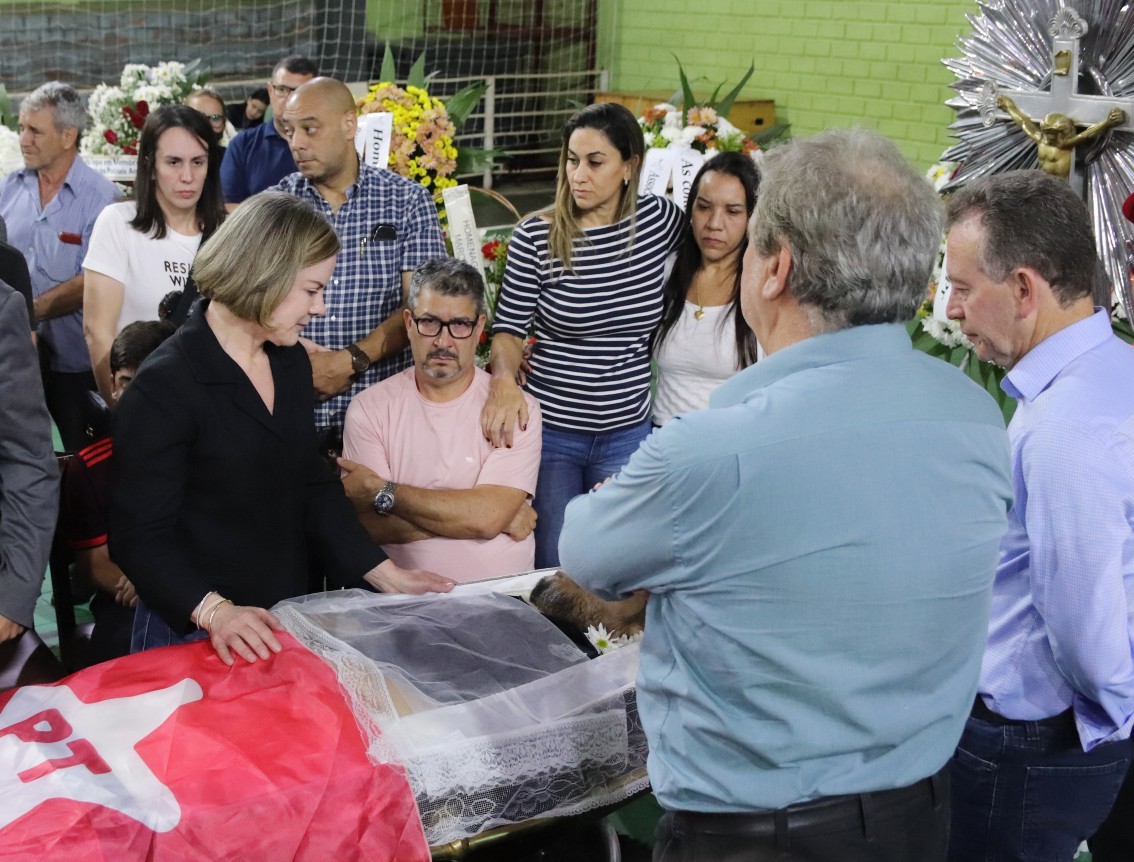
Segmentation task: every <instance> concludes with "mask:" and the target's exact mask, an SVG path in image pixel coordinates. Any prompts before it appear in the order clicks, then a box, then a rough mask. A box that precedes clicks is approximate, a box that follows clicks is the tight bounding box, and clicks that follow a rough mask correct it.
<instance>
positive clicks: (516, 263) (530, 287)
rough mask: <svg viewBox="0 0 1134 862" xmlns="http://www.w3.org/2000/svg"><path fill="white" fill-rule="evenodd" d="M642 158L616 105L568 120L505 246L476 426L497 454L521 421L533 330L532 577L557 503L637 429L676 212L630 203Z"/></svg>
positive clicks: (627, 448) (552, 532)
mask: <svg viewBox="0 0 1134 862" xmlns="http://www.w3.org/2000/svg"><path fill="white" fill-rule="evenodd" d="M644 155H645V145H644V142H643V139H642V129H641V128H640V127H639V126H638V121H637V120H636V119H635V118H634V115H633V114H631V113H630V112H629V111H628V110H627V109H626V108H624V107H622V106H620V105H614V104H598V105H591V106H589V107H587V108H584V109H583V110H582V111H580V112H579V113H577V114H575V116H573V117H572V118H571V119H570V120H569V121H568V122H567V125H566V126H565V127H564V129H563V145H562V149H561V150H560V155H559V180H558V190H557V192H556V198H555V204H554V206H553V207H551V208H550V209H549V210H547V211H546V212H543V213H540V214H538V215H536V216H533V217H532V218H529V219H527V220H526V221H524V222H522V223H521V224H520V225H519V226H518V227H517V228H516V232H515V234H514V236H513V239H512V245H511V247H510V248H509V250H508V266H507V270H506V271H505V273H504V285H503V287H502V289H501V292H500V301H499V304H498V306H497V309H496V319H495V321H494V322H493V337H492V376H493V380H492V386H491V389H490V390H489V396H488V400H487V401H486V403H485V407H484V412H483V414H482V416H481V425H482V430H483V431H484V434H485V436H486V437H487V438H488V439H490V440H491V441H492V442H493V443H494V444H495V445H497V446H502V445H508V444H509V443H510V442H511V439H512V433H513V429H514V428H515V426H516V423H517V422H518V423H519V424H520V426H521V427H523V426H524V424H525V423H526V420H527V411H526V409H525V408H524V402H523V392H522V390H521V389H520V385H519V383H518V382H517V373H518V372H519V371H520V365H521V361H522V359H523V343H524V338H525V337H526V335H527V332H528V327H529V326H531V325H532V323H533V322H534V325H535V335H536V343H535V350H534V352H533V353H532V356H531V359H530V366H531V368H530V371H529V372H528V374H527V380H526V387H527V391H528V392H529V393H530V394H531V395H532V396H534V397H535V399H536V401H538V402H539V405H540V409H541V411H542V414H543V455H542V458H541V461H540V468H539V482H538V486H537V488H536V496H535V502H534V506H535V509H536V512H537V513H538V514H539V520H538V521H537V523H536V566H538V567H540V568H543V567H550V566H557V565H558V564H559V549H558V544H559V532H560V529H561V528H562V526H563V511H564V509H565V508H566V506H567V502H568V501H569V500H570V499H571V498H572V497H574V496H576V495H578V494H582V493H585V492H586V491H588V490H589V489H590V488H591V487H592V486H593V485H594V484H595V483H596V482H601V481H602V480H603V479H605V478H606V477H608V476H611V475H613V474H614V473H617V472H618V471H619V470H620V469H622V467H623V466H625V464H626V462H627V461H628V460H629V458H630V456H631V455H632V454H633V453H634V451H635V450H636V449H637V448H638V444H640V443H641V442H642V440H644V439H645V437H646V435H648V434H649V433H650V349H649V347H650V335H651V333H653V331H654V329H655V328H656V327H657V325H658V322H659V321H660V320H661V311H662V282H663V273H664V268H665V260H666V257H667V256H668V255H669V253H670V252H672V251H673V250H675V249H676V248H677V246H678V244H679V243H680V241H681V229H682V224H683V222H684V217H683V215H682V212H681V210H680V209H679V208H678V207H677V206H676V205H675V204H674V203H672V202H671V201H668V200H666V199H664V198H660V197H655V196H653V195H642V196H640V195H639V194H638V175H639V173H640V171H641V168H642V159H643V157H644Z"/></svg>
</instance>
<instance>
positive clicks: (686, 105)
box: [672, 54, 756, 122]
mask: <svg viewBox="0 0 1134 862" xmlns="http://www.w3.org/2000/svg"><path fill="white" fill-rule="evenodd" d="M672 57H673V59H674V60H675V61H676V62H677V76H678V78H679V79H680V81H681V89H680V90H679V91H678V93H680V97H681V120H682V122H688V119H689V117H688V111H689V109H690V108H692V107H693V106H694V105H697V104H703V106H704V107H707V108H713V109H714V110H715V111H716V112H717V113H718V114H720V115H721V116H722V117H727V116H728V112H729V111H731V110H732V105H733V103H734V102H735V101H736V98H737V96H739V95H740V91H741V90H743V89H744V85H745V84H747V83H748V79H749V78H751V77H752V73H753V72H755V71H756V63H755V61H753V62H751V63H749V64H748V71H747V72H745V73H744V77H743V78H741V79H740V83H739V84H737V85H736V86H735V87H733V88H732V89H731V90H729V91H728V94H727V95H726V96H725V97H724V98H723V99H721V100H720V101H719V102H718V101H717V96H718V95H719V94H720V92H721V88H722V87H723V86H724V85H725V82H724V81H721V82H720V83H719V84H717V86H716V89H714V90H713V95H711V96H709V98H708V101H706V102H704V103H699V102H698V101H697V99H696V97H695V96H694V95H693V87H692V85H691V84H690V83H689V76H688V75H686V74H685V67H684V66H682V65H681V60H679V59H678V58H677V55H676V54H672ZM678 93H674V95H673V99H674V101H675V102H676V101H677V98H678Z"/></svg>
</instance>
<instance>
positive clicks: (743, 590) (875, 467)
mask: <svg viewBox="0 0 1134 862" xmlns="http://www.w3.org/2000/svg"><path fill="white" fill-rule="evenodd" d="M848 224H854V225H856V228H855V229H854V230H848V229H847V225H848ZM939 230H940V213H939V210H938V203H937V201H936V200H935V199H934V196H933V194H932V191H931V189H930V187H929V186H928V185H927V184H925V183H924V181H923V180H922V179H921V177H920V176H919V175H918V174H917V172H915V171H913V170H912V169H911V168H910V167H909V166H908V165H906V164H905V162H904V161H903V160H902V158H901V156H900V155H899V154H898V152H897V150H896V149H895V148H894V146H893V145H892V144H891V143H890V142H889V141H886V140H885V139H882V138H879V137H878V136H876V135H873V134H870V133H867V132H864V131H861V130H858V131H855V132H827V133H824V134H822V135H818V136H816V137H815V138H812V139H810V140H807V141H801V142H793V143H792V144H790V145H787V146H785V147H784V148H781V149H779V150H776V151H774V152H772V153H769V154H768V157H767V160H766V163H765V168H764V171H763V176H762V178H761V186H760V198H759V201H758V203H757V208H756V213H755V215H754V216H753V219H752V224H751V226H750V232H751V243H750V244H749V246H748V249H747V252H746V255H745V261H744V276H743V285H742V291H741V306H742V310H743V313H744V317H745V320H746V321H748V323H749V324H750V325H751V326H752V327H753V329H754V330H755V332H756V335H757V338H758V340H759V343H760V344H761V345H762V346H763V348H764V350H765V351H766V353H767V356H766V358H765V359H762V360H761V361H760V362H759V363H757V364H756V365H754V366H752V367H751V368H748V369H746V370H744V371H742V372H740V373H739V374H737V375H736V376H735V377H733V378H732V379H731V380H730V381H728V382H727V383H725V384H723V385H722V386H721V387H720V388H719V389H718V390H717V391H716V393H714V395H713V398H712V402H711V403H712V409H710V410H708V411H704V412H697V413H691V414H687V415H685V416H683V417H678V418H677V419H675V420H674V421H673V422H671V423H669V424H667V425H666V426H664V427H663V428H661V429H658V430H657V431H655V432H654V434H653V435H652V436H651V437H649V438H648V439H647V440H646V441H645V443H643V445H642V447H641V448H640V449H639V450H638V452H637V453H635V454H634V456H633V457H632V458H631V459H630V462H629V463H628V464H627V466H626V468H625V469H624V470H623V471H622V472H621V473H619V474H618V475H617V476H616V477H615V478H614V479H613V481H611V482H609V483H607V485H606V486H605V487H604V488H602V489H601V490H599V491H597V492H596V493H594V494H591V495H588V496H586V497H579V498H576V499H575V500H574V501H573V502H572V503H571V504H570V505H569V506H568V509H567V516H566V525H565V527H564V530H563V534H562V537H561V539H560V555H561V559H562V562H563V566H564V568H565V570H566V571H567V572H568V574H570V575H571V576H572V577H574V578H575V579H577V580H578V581H579V582H580V583H582V584H584V585H585V586H588V587H590V588H592V589H595V590H597V591H600V592H601V593H604V594H614V595H617V594H622V593H626V592H629V591H631V590H636V589H644V590H647V591H648V592H649V594H650V596H649V602H648V604H647V609H646V626H645V637H644V640H643V642H642V658H641V669H640V672H639V677H638V704H639V710H640V712H641V715H642V721H643V725H644V727H645V729H646V733H647V736H648V738H649V742H650V756H649V773H650V780H651V784H652V785H653V788H654V792H655V793H656V795H657V797H658V800H659V801H660V803H661V804H662V806H663V807H664V808H665V809H666V810H667V814H666V816H665V817H664V818H663V820H662V822H661V824H660V825H659V830H658V836H657V843H656V845H655V857H654V858H655V860H661V862H671V860H673V862H685V860H702V859H712V860H714V862H725V860H732V859H744V860H765V859H767V860H773V859H775V860H780V859H791V858H804V859H808V860H831V862H854V860H879V859H891V860H917V862H933V860H941V859H943V858H944V854H945V845H946V830H947V826H948V791H947V787H946V785H947V777H946V775H945V773H944V770H943V767H944V766H945V765H946V763H947V762H948V760H949V757H950V755H951V754H952V751H953V748H954V747H955V745H956V741H957V739H958V738H959V737H960V734H961V729H962V727H963V725H964V721H965V718H966V716H967V713H968V710H969V706H970V704H971V703H972V697H973V693H974V692H975V690H976V680H977V672H978V668H979V663H980V654H981V647H982V644H983V640H984V633H985V628H986V624H987V619H988V606H989V598H990V592H991V586H992V576H993V569H994V565H995V560H996V548H997V544H998V541H999V539H1000V536H1001V534H1002V533H1003V531H1004V524H1005V515H1006V512H1007V509H1008V504H1009V499H1010V486H1009V467H1008V441H1007V436H1006V434H1005V431H1004V425H1003V419H1002V418H1001V416H1000V413H999V411H998V410H997V408H996V406H995V404H994V403H993V401H992V400H991V399H990V398H989V397H988V395H987V394H986V393H984V392H982V391H981V390H980V389H979V387H977V386H976V385H974V384H973V383H972V382H971V381H970V380H968V379H967V378H965V376H964V375H962V374H960V373H959V372H958V371H957V370H956V369H955V368H953V367H951V366H949V365H947V364H946V363H943V362H940V361H939V360H935V359H932V358H930V357H927V356H925V355H924V354H921V353H918V352H916V351H914V350H913V349H912V348H911V346H910V340H909V337H908V335H907V334H906V332H905V330H904V328H903V327H902V326H900V325H899V324H898V321H902V320H905V319H907V318H908V317H911V316H912V315H913V313H914V310H915V309H916V308H917V306H918V304H919V302H920V301H921V298H922V296H923V294H924V289H923V285H925V284H926V283H927V280H928V277H929V268H930V265H931V263H932V257H933V254H934V249H935V247H936V245H937V243H938V241H939V240H938V239H937V237H939V235H940V234H939ZM864 236H867V237H879V238H881V237H884V238H885V240H884V242H882V241H881V240H879V241H878V242H875V243H864V242H862V241H861V239H860V238H861V237H864Z"/></svg>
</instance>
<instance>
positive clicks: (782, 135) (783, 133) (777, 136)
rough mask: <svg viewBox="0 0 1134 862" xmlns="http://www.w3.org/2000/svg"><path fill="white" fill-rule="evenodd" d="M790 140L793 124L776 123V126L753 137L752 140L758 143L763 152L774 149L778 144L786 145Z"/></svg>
mask: <svg viewBox="0 0 1134 862" xmlns="http://www.w3.org/2000/svg"><path fill="white" fill-rule="evenodd" d="M790 138H791V123H776V124H775V125H774V126H770V127H769V128H767V129H764V131H762V132H756V134H754V135H752V140H754V141H755V142H756V143H758V144H759V145H760V149H762V150H766V149H768V148H769V147H774V146H776V145H777V144H786V143H787V142H788V140H789V139H790Z"/></svg>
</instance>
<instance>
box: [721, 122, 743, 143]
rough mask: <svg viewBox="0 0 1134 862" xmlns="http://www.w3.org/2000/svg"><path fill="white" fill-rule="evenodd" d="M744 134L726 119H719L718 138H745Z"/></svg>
mask: <svg viewBox="0 0 1134 862" xmlns="http://www.w3.org/2000/svg"><path fill="white" fill-rule="evenodd" d="M743 134H744V133H743V132H741V131H740V129H738V128H737V127H736V126H734V125H733V124H732V123H730V122H729V121H728V120H726V119H725V118H724V117H717V136H718V137H722V138H730V137H732V136H733V135H741V136H742V137H743Z"/></svg>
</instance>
